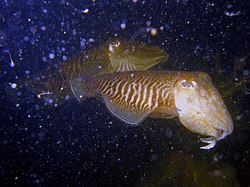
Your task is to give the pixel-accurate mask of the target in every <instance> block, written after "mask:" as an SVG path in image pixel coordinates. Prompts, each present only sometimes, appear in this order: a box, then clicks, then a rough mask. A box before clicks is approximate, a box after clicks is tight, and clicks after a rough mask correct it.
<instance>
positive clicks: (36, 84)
mask: <svg viewBox="0 0 250 187" xmlns="http://www.w3.org/2000/svg"><path fill="white" fill-rule="evenodd" d="M167 60H168V53H167V52H165V50H163V49H161V48H159V47H157V46H152V45H148V44H143V43H142V44H141V43H135V42H130V41H123V40H121V39H112V40H108V41H107V42H105V43H104V44H103V45H101V46H99V47H96V48H93V49H92V50H90V51H87V52H86V53H82V54H79V55H76V56H75V57H73V58H72V59H70V60H68V61H67V62H65V63H64V64H62V65H60V67H59V68H58V69H56V70H53V71H46V72H40V73H38V74H37V75H35V76H33V77H32V78H31V79H30V80H28V81H25V82H26V88H28V89H31V90H32V92H34V93H35V94H37V96H38V98H41V99H43V100H45V101H46V102H48V103H57V104H59V103H64V102H65V100H67V99H68V98H70V97H71V96H72V93H71V90H70V85H69V82H70V80H72V79H74V78H76V77H83V76H96V75H102V74H106V73H113V72H122V71H139V70H147V69H149V68H151V67H153V66H155V65H157V64H159V63H163V62H166V61H167Z"/></svg>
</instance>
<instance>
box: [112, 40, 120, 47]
mask: <svg viewBox="0 0 250 187" xmlns="http://www.w3.org/2000/svg"><path fill="white" fill-rule="evenodd" d="M120 44H121V43H120V42H119V41H118V40H117V41H115V42H112V44H111V45H112V46H113V47H118V46H119V45H120Z"/></svg>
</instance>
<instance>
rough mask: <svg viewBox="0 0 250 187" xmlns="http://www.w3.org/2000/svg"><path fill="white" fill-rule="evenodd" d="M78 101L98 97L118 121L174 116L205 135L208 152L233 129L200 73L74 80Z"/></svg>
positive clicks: (152, 73) (219, 100) (149, 73)
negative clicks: (101, 98)
mask: <svg viewBox="0 0 250 187" xmlns="http://www.w3.org/2000/svg"><path fill="white" fill-rule="evenodd" d="M71 89H72V92H73V93H74V95H75V96H76V98H77V99H78V100H79V101H82V100H84V99H85V98H86V97H92V96H95V97H96V96H101V97H103V99H104V100H105V103H106V105H107V107H108V108H109V110H110V111H111V112H112V113H113V114H114V115H115V116H116V117H118V118H119V119H121V120H122V121H124V122H126V123H129V124H135V125H136V124H139V123H141V122H142V121H143V119H145V118H146V117H147V116H154V117H160V118H166V117H168V116H178V117H179V119H180V121H181V122H182V124H183V125H184V126H185V127H186V128H188V129H189V130H191V131H193V132H195V133H199V134H201V135H206V136H209V137H210V138H208V139H202V141H203V142H206V143H209V145H208V146H205V147H202V148H204V149H209V148H211V147H213V146H214V145H215V143H216V141H217V140H219V139H223V138H224V137H225V136H227V135H228V134H230V133H231V132H232V130H233V123H232V119H231V117H230V115H229V113H228V111H227V108H226V106H225V104H224V103H223V100H222V98H221V96H220V94H219V93H218V91H217V90H216V88H215V87H214V86H213V84H212V82H211V79H210V77H209V76H208V75H207V74H206V73H203V72H184V71H139V72H121V73H112V74H105V75H100V76H96V77H91V78H87V79H75V80H73V81H72V82H71Z"/></svg>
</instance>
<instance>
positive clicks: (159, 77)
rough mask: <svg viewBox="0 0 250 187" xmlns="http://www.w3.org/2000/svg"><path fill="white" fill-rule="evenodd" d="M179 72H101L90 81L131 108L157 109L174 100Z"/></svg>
mask: <svg viewBox="0 0 250 187" xmlns="http://www.w3.org/2000/svg"><path fill="white" fill-rule="evenodd" d="M177 78H178V74H177V73H175V74H174V73H170V72H169V73H168V71H165V73H162V71H158V72H156V71H153V72H121V73H113V74H106V75H101V76H98V77H94V78H91V79H90V80H89V81H88V83H87V84H88V88H89V89H94V90H95V92H99V93H100V94H101V95H103V96H105V97H107V98H109V99H110V100H111V101H112V102H114V103H116V104H118V105H120V106H123V107H126V108H127V109H129V110H131V111H141V112H143V111H153V110H155V109H156V108H157V107H160V106H163V105H164V106H166V105H167V106H168V105H172V104H174V103H173V89H172V88H173V84H174V82H175V80H176V79H177Z"/></svg>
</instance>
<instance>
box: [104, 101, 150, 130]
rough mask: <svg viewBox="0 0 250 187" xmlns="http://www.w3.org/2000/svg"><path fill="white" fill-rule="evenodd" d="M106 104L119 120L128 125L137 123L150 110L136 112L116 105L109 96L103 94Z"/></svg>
mask: <svg viewBox="0 0 250 187" xmlns="http://www.w3.org/2000/svg"><path fill="white" fill-rule="evenodd" d="M103 98H104V101H105V104H106V106H107V107H108V109H109V111H110V112H111V113H112V114H113V115H114V116H116V117H117V118H118V119H120V120H121V121H123V122H125V123H127V124H130V125H135V126H137V125H139V124H140V123H141V122H142V121H143V120H144V119H145V118H146V117H147V116H148V115H149V114H150V113H151V112H152V111H146V112H145V111H144V112H137V111H131V110H129V109H128V108H126V107H124V106H121V105H118V104H116V103H114V102H112V100H110V99H109V98H107V97H105V96H103Z"/></svg>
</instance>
